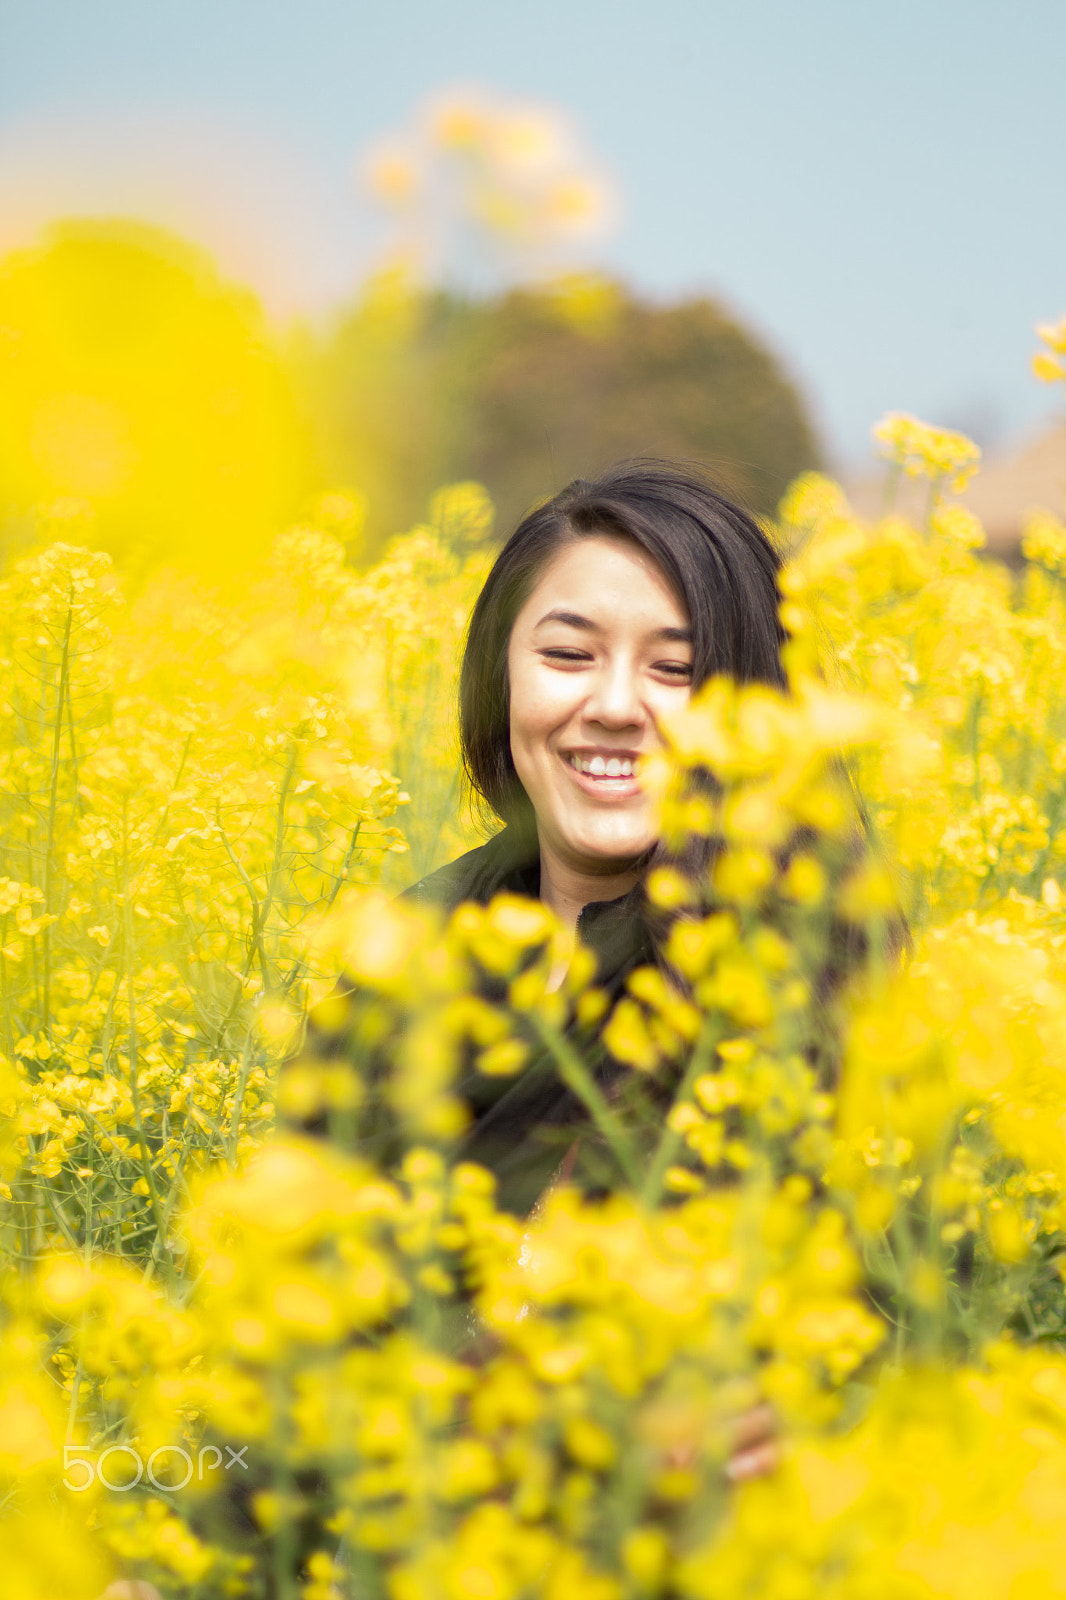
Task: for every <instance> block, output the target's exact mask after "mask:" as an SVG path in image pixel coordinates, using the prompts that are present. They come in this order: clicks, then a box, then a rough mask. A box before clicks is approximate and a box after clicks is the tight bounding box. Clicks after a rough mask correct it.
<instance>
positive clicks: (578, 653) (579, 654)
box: [540, 646, 592, 666]
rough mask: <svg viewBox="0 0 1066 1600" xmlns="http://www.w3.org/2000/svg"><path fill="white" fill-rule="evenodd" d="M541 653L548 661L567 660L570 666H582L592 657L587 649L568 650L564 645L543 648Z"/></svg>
mask: <svg viewBox="0 0 1066 1600" xmlns="http://www.w3.org/2000/svg"><path fill="white" fill-rule="evenodd" d="M540 653H541V655H542V656H543V657H544V659H545V660H546V661H560V662H565V663H566V664H567V665H568V666H581V665H583V664H584V663H585V662H587V661H591V660H592V657H591V656H590V655H589V653H588V651H587V650H567V649H564V648H563V647H562V646H554V647H553V648H551V649H549V650H542V651H541V652H540Z"/></svg>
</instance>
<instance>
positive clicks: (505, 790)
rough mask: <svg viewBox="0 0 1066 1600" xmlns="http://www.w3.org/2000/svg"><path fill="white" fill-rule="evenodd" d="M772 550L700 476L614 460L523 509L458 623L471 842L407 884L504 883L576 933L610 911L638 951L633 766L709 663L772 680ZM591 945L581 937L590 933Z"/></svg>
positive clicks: (614, 976) (776, 631)
mask: <svg viewBox="0 0 1066 1600" xmlns="http://www.w3.org/2000/svg"><path fill="white" fill-rule="evenodd" d="M779 566H780V561H779V557H778V555H777V552H776V551H775V550H774V548H773V546H772V545H771V543H770V541H769V540H768V539H767V537H766V535H765V534H764V533H763V531H762V529H761V528H760V527H759V525H758V523H757V522H756V521H755V520H754V518H753V517H751V516H750V515H749V514H748V513H747V512H746V511H744V510H742V509H741V508H740V507H739V506H737V505H734V504H733V503H732V502H731V501H729V500H727V499H726V498H725V497H724V496H723V495H722V494H720V493H719V492H718V491H717V490H716V489H714V488H713V487H712V486H711V485H710V484H709V483H708V482H707V481H706V480H705V479H704V478H702V477H701V476H700V475H699V474H698V473H697V472H695V471H694V470H692V469H689V468H683V467H680V466H675V465H672V464H669V463H665V462H644V461H636V462H627V463H623V464H622V465H620V466H618V467H616V468H614V469H613V470H612V471H610V472H608V473H606V474H605V475H604V476H603V477H601V478H599V479H597V480H596V481H595V482H591V483H587V482H585V481H583V480H578V481H576V482H574V483H572V484H570V485H569V487H568V488H566V489H564V490H563V491H562V492H561V493H560V494H558V495H556V496H555V497H554V498H553V499H551V500H549V501H547V502H546V503H545V504H544V505H542V506H539V507H537V509H536V510H534V511H533V512H531V513H530V515H529V516H527V517H526V518H524V519H523V521H522V522H520V523H519V525H518V527H517V528H516V529H515V531H514V533H513V534H512V535H511V537H510V539H509V540H508V541H507V543H506V544H505V545H504V547H503V549H502V550H501V551H500V554H499V556H498V557H497V559H496V562H495V564H494V565H493V568H492V570H491V572H490V573H489V576H488V578H487V580H486V582H485V586H484V588H483V589H482V592H481V594H480V596H479V597H478V601H477V604H476V606H475V607H474V612H473V616H472V618H471V622H470V631H469V635H468V639H467V646H466V652H465V655H464V659H463V669H462V679H461V688H460V727H461V738H462V748H463V758H464V761H465V764H466V770H467V774H468V777H469V780H470V783H471V787H472V789H473V792H474V795H475V797H476V798H477V799H478V800H479V801H480V802H481V804H482V807H483V810H484V812H485V813H486V815H487V816H488V817H489V818H491V819H493V820H496V819H499V820H502V821H503V822H504V823H505V824H506V826H505V828H504V829H503V831H502V832H501V833H497V834H496V835H495V837H494V838H492V839H490V840H489V842H488V844H486V845H483V846H481V847H480V849H477V850H473V851H470V852H469V853H468V854H467V855H465V856H463V857H461V858H460V860H459V861H456V862H452V863H451V864H450V865H449V866H447V867H443V868H441V870H440V871H439V872H436V873H433V874H432V875H431V876H430V877H428V878H424V879H422V881H421V882H420V883H417V884H415V885H414V886H413V888H412V889H410V890H408V894H409V896H410V897H411V898H413V899H416V900H423V901H432V902H436V903H438V904H441V905H444V906H445V907H447V908H451V907H453V906H455V905H457V904H459V903H461V902H462V901H464V900H476V901H480V902H482V903H484V902H485V901H487V900H488V899H490V898H491V896H492V895H493V894H495V893H497V892H499V891H500V890H504V889H510V890H513V891H515V892H518V893H524V894H531V895H533V896H535V897H538V898H540V899H541V900H543V901H544V902H545V903H546V904H547V905H549V906H551V908H552V910H553V911H555V912H556V913H557V915H558V916H559V917H561V918H562V919H563V921H564V922H567V923H569V924H571V925H576V926H577V927H578V929H579V931H580V933H581V934H582V937H585V938H588V937H589V936H590V934H591V931H592V925H593V924H594V923H601V922H606V923H608V924H611V925H613V924H614V923H616V922H617V921H619V918H617V917H615V916H612V915H611V914H610V907H611V906H613V905H616V902H618V901H619V900H620V898H621V897H626V896H628V897H629V898H628V900H627V903H626V906H625V908H624V915H623V916H622V918H621V921H622V922H624V924H625V926H626V928H627V929H628V931H629V933H630V939H629V941H628V943H630V944H631V945H632V947H633V948H632V951H631V956H632V958H633V959H631V960H629V961H628V962H627V963H623V965H624V970H621V969H619V970H615V969H614V968H613V967H612V966H611V965H608V966H607V967H605V965H604V961H603V959H602V955H603V953H602V952H600V954H601V976H602V977H605V978H606V979H607V980H608V987H609V988H615V987H616V986H620V984H621V983H622V982H623V981H624V978H625V976H626V975H627V973H628V971H629V970H631V967H632V965H633V964H635V959H636V957H637V953H638V950H639V952H640V958H641V959H648V958H649V952H648V941H647V938H646V937H645V936H644V930H643V916H642V907H641V896H640V886H641V882H642V879H643V877H644V876H645V873H646V869H647V868H648V866H649V864H650V863H651V861H652V860H653V858H654V856H655V852H656V848H657V838H656V829H655V823H654V813H653V807H652V803H651V800H650V798H649V796H648V794H647V793H646V792H645V790H644V789H643V788H642V787H641V784H640V781H639V769H640V765H641V762H642V760H643V759H644V758H645V757H646V756H647V755H648V754H649V753H650V752H652V751H653V750H655V749H656V748H657V747H658V746H659V745H660V743H661V733H660V727H661V722H662V719H663V718H664V717H665V716H667V715H668V714H669V713H670V712H671V711H674V710H677V709H680V708H681V707H682V706H684V705H685V704H686V703H687V701H688V699H689V697H690V695H691V693H692V691H693V689H696V688H699V686H700V685H701V684H702V683H704V682H706V680H707V679H708V678H711V677H714V676H715V675H716V674H725V675H727V676H729V677H732V678H734V679H735V680H736V681H737V682H739V683H751V682H763V683H770V684H776V685H778V686H783V684H784V681H785V676H784V669H783V666H782V662H781V645H782V643H783V641H784V634H783V631H782V628H781V624H780V622H779V620H778V606H779V604H780V593H779V590H778V586H777V573H778V569H779ZM591 942H593V944H594V946H595V944H596V940H595V939H594V938H592V940H591Z"/></svg>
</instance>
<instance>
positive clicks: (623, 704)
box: [585, 661, 644, 728]
mask: <svg viewBox="0 0 1066 1600" xmlns="http://www.w3.org/2000/svg"><path fill="white" fill-rule="evenodd" d="M585 711H586V714H587V716H588V717H589V718H590V719H591V720H592V721H594V722H602V723H603V724H604V725H605V726H607V727H611V728H620V727H625V728H630V727H635V726H639V724H640V723H642V722H643V720H644V704H643V700H642V698H641V693H640V677H639V674H638V673H637V672H635V671H634V670H633V667H632V666H631V665H630V664H629V663H628V662H625V661H613V662H607V663H605V664H604V665H603V667H602V668H601V669H600V671H599V672H598V673H597V674H596V680H595V682H594V684H593V685H592V692H591V694H590V695H589V699H588V702H587V704H586V707H585Z"/></svg>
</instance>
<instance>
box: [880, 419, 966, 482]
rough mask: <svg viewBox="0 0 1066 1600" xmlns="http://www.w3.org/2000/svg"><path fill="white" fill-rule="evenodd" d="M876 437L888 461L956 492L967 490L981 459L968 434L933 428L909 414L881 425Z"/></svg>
mask: <svg viewBox="0 0 1066 1600" xmlns="http://www.w3.org/2000/svg"><path fill="white" fill-rule="evenodd" d="M874 438H875V439H876V440H877V443H878V444H879V445H880V446H881V449H882V453H883V455H884V456H885V458H886V459H887V460H888V461H890V462H892V463H893V464H894V465H895V466H896V467H898V468H902V470H903V471H904V472H905V473H906V474H907V475H908V477H911V478H931V479H932V480H933V481H934V482H937V481H940V480H942V481H944V482H946V483H947V484H948V485H949V486H950V487H951V488H952V489H955V490H959V489H964V488H965V487H966V485H967V483H968V482H969V480H970V479H971V478H972V477H973V475H974V473H975V472H976V471H977V468H978V465H979V464H980V460H981V452H980V450H979V449H978V448H977V446H976V445H975V444H974V443H973V441H972V440H971V439H967V437H966V435H965V434H963V433H954V432H953V431H952V430H951V429H950V428H934V427H931V426H930V424H929V423H927V422H919V420H918V418H917V417H912V416H910V415H909V413H907V412H905V411H897V412H892V413H891V414H890V415H889V416H887V417H885V418H884V419H883V420H882V421H881V422H879V423H878V425H877V427H876V428H875V429H874Z"/></svg>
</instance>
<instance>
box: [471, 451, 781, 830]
mask: <svg viewBox="0 0 1066 1600" xmlns="http://www.w3.org/2000/svg"><path fill="white" fill-rule="evenodd" d="M596 534H607V535H614V536H616V537H621V538H625V539H630V540H632V541H633V543H634V544H636V545H638V546H639V547H640V549H641V550H643V551H644V552H645V554H647V555H649V556H650V557H651V559H652V560H653V561H654V562H655V563H656V565H657V566H658V567H659V568H660V569H661V571H662V572H663V573H664V574H665V576H666V577H667V579H668V580H669V582H670V583H671V584H672V585H673V587H674V589H675V590H676V592H677V594H678V595H679V596H680V598H681V599H682V601H683V602H684V604H685V608H686V610H687V612H688V616H689V622H690V626H691V628H692V684H693V688H698V687H699V685H700V684H701V683H705V682H706V680H707V679H708V678H712V677H715V676H716V675H717V674H719V673H722V674H727V675H729V676H730V677H732V678H734V679H736V681H737V682H738V683H770V684H776V685H777V686H779V687H782V688H783V687H784V685H785V672H784V668H783V666H782V663H781V646H782V644H783V642H784V639H785V634H784V630H783V629H782V627H781V623H780V621H779V619H778V607H779V605H780V601H781V595H780V591H779V589H778V585H777V574H778V571H779V569H780V565H781V562H780V558H779V556H778V554H777V551H776V550H775V549H774V547H773V545H772V544H771V543H770V540H769V539H768V538H767V536H766V534H765V533H764V532H763V530H762V529H761V528H760V527H759V524H758V523H757V522H756V521H755V519H754V518H753V517H752V516H751V515H750V514H749V513H748V512H747V511H744V510H743V509H742V508H741V507H740V506H738V505H735V504H734V503H733V502H732V501H731V500H727V499H726V497H725V496H724V495H723V494H721V493H720V492H719V491H718V490H717V489H715V488H714V487H713V486H712V485H711V484H710V483H709V482H708V481H707V479H705V478H704V477H703V476H701V474H700V473H699V471H698V470H697V469H695V468H693V467H687V466H679V465H675V464H673V463H671V462H665V461H625V462H622V463H621V464H620V465H619V466H616V467H612V468H611V469H610V471H608V472H605V473H604V474H603V476H602V477H600V478H597V479H595V481H594V482H591V483H586V482H585V481H584V479H581V478H578V479H575V481H574V482H573V483H571V484H569V485H568V486H567V488H565V489H563V490H562V491H561V492H560V493H559V494H557V495H555V496H554V497H553V498H552V499H551V500H548V501H547V502H546V503H545V504H544V505H541V506H538V507H537V508H536V510H534V511H531V512H530V513H529V515H528V516H527V517H523V519H522V521H521V522H520V523H519V524H518V526H517V528H516V529H515V530H514V532H513V533H512V535H511V537H510V538H509V539H508V541H507V543H506V544H505V545H504V547H503V549H502V550H501V551H500V553H499V555H498V556H497V557H496V560H495V562H494V563H493V566H492V570H491V572H490V573H489V575H488V577H487V578H486V580H485V586H484V588H483V589H482V591H481V593H480V595H479V596H478V600H477V604H476V605H475V607H474V611H473V615H472V617H471V619H470V629H469V632H468V634H467V641H466V649H465V652H464V655H463V666H462V674H461V677H460V685H459V729H460V740H461V746H462V754H463V764H464V766H465V768H466V773H467V777H468V778H469V781H470V785H471V788H472V789H473V791H474V794H475V796H476V797H477V798H478V799H480V800H481V801H482V802H484V804H485V805H486V806H488V807H490V808H491V810H492V811H494V812H495V813H496V815H497V816H499V817H502V818H503V820H504V821H505V822H509V823H512V824H516V825H518V826H529V825H531V824H532V820H533V818H532V807H531V806H530V803H529V800H528V798H527V797H526V793H525V790H524V789H523V788H522V785H521V783H520V782H519V778H518V774H517V772H516V771H515V767H514V762H513V760H512V758H511V738H510V709H511V707H510V688H509V684H508V676H507V648H508V644H509V641H510V637H511V629H512V627H513V626H514V620H515V618H516V616H517V615H518V613H519V611H520V610H521V609H522V606H523V605H524V604H525V602H526V599H527V598H528V596H529V595H530V593H531V592H532V590H533V588H534V586H535V584H536V583H537V580H538V579H539V577H540V575H541V573H542V572H543V570H544V568H545V567H546V566H547V564H548V562H549V561H550V560H551V558H552V557H553V556H554V554H555V552H556V551H557V550H558V549H560V547H561V546H562V545H564V544H568V543H570V542H571V541H572V540H574V539H580V538H587V537H589V536H592V535H596Z"/></svg>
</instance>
